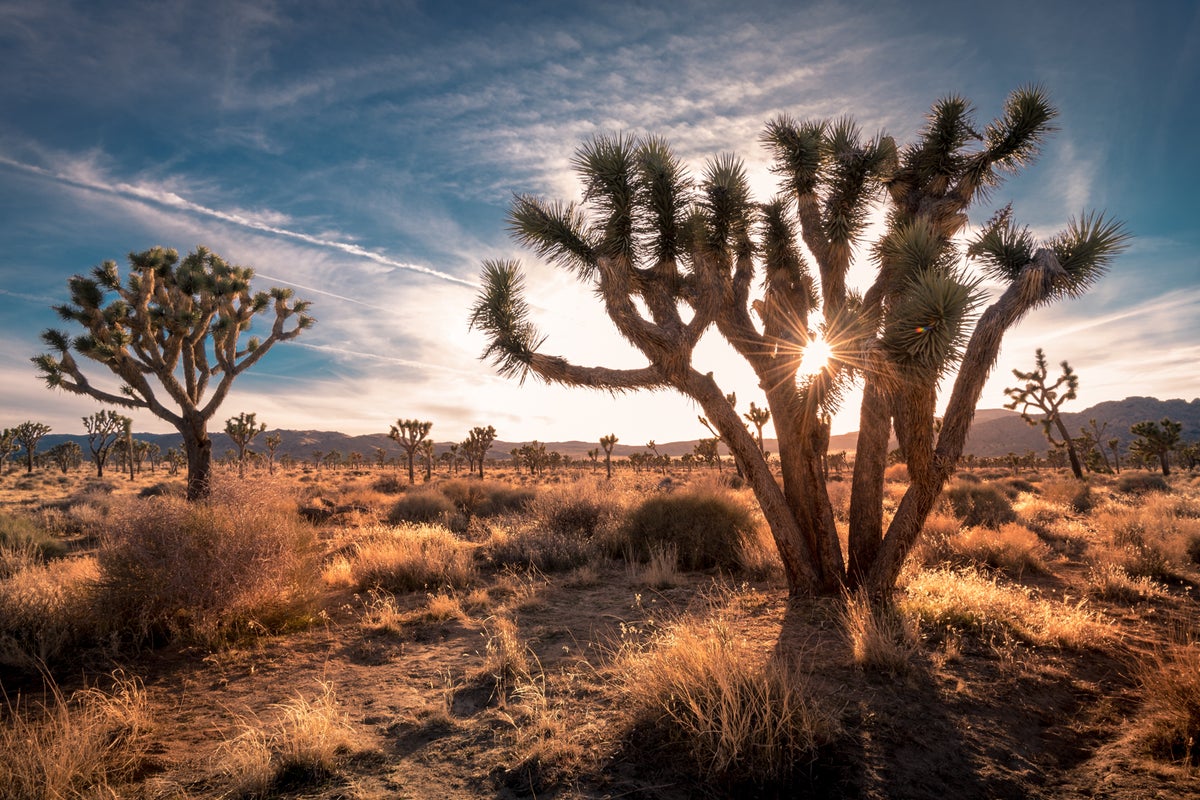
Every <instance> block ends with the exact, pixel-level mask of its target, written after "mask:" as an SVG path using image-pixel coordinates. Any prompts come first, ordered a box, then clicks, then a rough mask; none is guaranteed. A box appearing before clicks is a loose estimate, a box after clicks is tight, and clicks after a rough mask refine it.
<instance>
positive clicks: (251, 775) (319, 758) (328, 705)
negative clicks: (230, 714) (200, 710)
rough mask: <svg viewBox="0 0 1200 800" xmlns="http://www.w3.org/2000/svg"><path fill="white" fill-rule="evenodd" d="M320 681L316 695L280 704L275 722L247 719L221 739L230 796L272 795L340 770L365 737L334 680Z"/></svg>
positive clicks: (220, 765) (219, 756)
mask: <svg viewBox="0 0 1200 800" xmlns="http://www.w3.org/2000/svg"><path fill="white" fill-rule="evenodd" d="M320 686H321V693H320V694H319V695H317V697H316V698H315V699H313V700H311V701H309V700H306V699H305V698H304V697H302V696H300V695H297V696H296V697H295V698H294V699H292V700H289V701H287V702H286V703H280V704H279V705H277V706H275V707H274V708H275V712H276V718H275V719H274V720H272V721H271V722H269V723H265V724H264V723H263V722H262V721H261V720H259V719H258V718H257V717H250V718H247V719H244V720H243V721H242V724H241V730H240V732H239V733H238V735H237V736H235V737H234V738H233V739H230V740H228V741H226V742H225V743H224V744H222V745H221V747H220V749H219V750H218V752H217V756H216V762H217V768H218V771H219V772H220V773H222V775H223V776H224V778H225V782H226V783H227V785H228V787H229V789H228V794H229V796H232V797H239V798H251V797H254V798H258V797H266V796H269V795H273V794H274V793H275V792H276V790H277V789H282V788H287V789H296V788H302V787H305V786H310V785H313V784H319V783H322V782H324V781H325V780H327V779H328V778H329V777H330V776H332V775H334V774H335V773H336V772H337V770H338V768H339V766H340V764H341V762H342V760H343V759H344V757H345V756H346V755H347V754H348V753H350V752H352V751H353V750H354V749H355V748H356V747H357V746H358V744H359V738H358V736H357V735H356V734H355V731H354V729H353V728H352V727H351V725H350V723H349V721H348V720H347V718H346V715H345V714H344V713H343V712H342V711H341V709H340V708H339V706H338V703H337V697H336V695H335V693H334V690H333V686H332V684H330V683H326V682H321V683H320Z"/></svg>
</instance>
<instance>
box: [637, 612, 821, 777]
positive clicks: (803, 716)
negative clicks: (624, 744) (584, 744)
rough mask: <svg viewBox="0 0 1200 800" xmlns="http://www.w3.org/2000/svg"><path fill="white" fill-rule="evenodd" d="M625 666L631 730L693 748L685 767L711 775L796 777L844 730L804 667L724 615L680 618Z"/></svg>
mask: <svg viewBox="0 0 1200 800" xmlns="http://www.w3.org/2000/svg"><path fill="white" fill-rule="evenodd" d="M616 667H617V673H618V681H619V684H620V687H621V693H622V695H623V696H624V697H625V698H626V700H627V702H628V703H629V705H630V710H631V720H630V725H631V727H632V728H633V729H634V730H638V729H642V730H644V729H645V726H650V727H651V728H652V730H653V731H654V734H655V735H658V736H661V737H663V738H665V740H666V741H665V746H666V747H667V748H668V749H681V750H682V751H683V753H684V754H685V756H686V758H685V760H683V761H682V762H680V761H678V760H676V763H682V764H685V765H688V766H694V768H695V769H696V770H698V772H699V773H700V777H702V778H705V779H710V780H717V781H734V782H736V781H741V780H749V781H753V782H759V783H764V782H771V781H780V780H786V779H787V778H788V777H790V776H791V775H792V774H793V773H794V772H795V771H797V770H803V769H804V768H805V767H806V766H807V765H809V764H811V763H812V762H813V761H814V760H815V759H816V757H817V754H818V751H819V750H820V748H821V747H822V746H824V745H826V744H828V743H829V742H831V741H832V740H833V739H834V737H836V736H837V735H838V730H839V729H838V723H837V720H836V715H835V714H833V713H832V712H831V711H830V710H829V709H827V708H826V707H825V706H824V705H823V704H822V703H821V702H819V701H818V700H817V698H815V697H814V696H813V695H812V694H811V693H810V691H809V690H808V687H807V686H806V683H805V681H804V679H803V678H802V677H801V675H800V674H799V673H798V671H797V669H796V668H795V665H794V664H793V663H792V662H791V661H789V660H786V659H780V658H777V657H772V656H770V655H769V654H767V653H764V652H762V651H761V649H759V648H757V647H755V646H754V645H752V644H750V643H749V642H747V641H746V640H744V639H741V638H739V637H737V636H736V635H735V634H734V633H733V631H732V629H731V627H730V625H729V623H728V621H727V620H725V619H722V618H721V617H719V616H717V617H714V618H708V619H687V620H680V621H679V622H677V623H676V624H675V625H673V626H671V627H670V628H669V629H668V630H666V631H665V632H664V633H663V634H661V635H660V636H658V637H656V638H655V639H654V640H653V641H652V642H651V644H650V645H649V646H648V647H646V648H637V647H634V646H632V645H626V646H625V647H623V648H622V649H621V651H619V656H618V659H617V664H616ZM627 735H633V734H632V733H630V734H627ZM688 766H685V767H684V769H687V768H688Z"/></svg>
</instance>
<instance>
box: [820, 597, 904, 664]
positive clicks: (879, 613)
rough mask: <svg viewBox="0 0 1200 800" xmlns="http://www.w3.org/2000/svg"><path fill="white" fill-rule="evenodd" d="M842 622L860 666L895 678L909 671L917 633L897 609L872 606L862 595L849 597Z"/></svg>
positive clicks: (843, 611)
mask: <svg viewBox="0 0 1200 800" xmlns="http://www.w3.org/2000/svg"><path fill="white" fill-rule="evenodd" d="M838 622H839V624H840V626H841V628H842V632H843V633H845V635H846V640H847V641H848V642H849V644H850V654H851V658H852V660H853V662H854V664H855V665H856V666H858V667H861V668H862V669H865V670H871V671H881V672H887V673H890V674H893V675H896V674H900V673H904V672H907V671H908V670H909V667H910V666H911V661H910V659H911V658H912V655H913V653H914V652H916V649H917V647H916V641H917V640H916V632H915V631H914V630H913V625H912V623H911V622H910V620H908V619H906V618H905V617H903V616H901V615H900V614H898V613H897V610H896V607H895V606H893V605H891V604H887V605H880V604H875V603H872V602H871V600H870V598H869V597H868V596H867V595H866V594H865V593H862V592H859V593H857V594H852V595H847V596H846V597H845V598H844V605H843V606H842V610H841V614H840V617H839V620H838Z"/></svg>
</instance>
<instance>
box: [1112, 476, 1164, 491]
mask: <svg viewBox="0 0 1200 800" xmlns="http://www.w3.org/2000/svg"><path fill="white" fill-rule="evenodd" d="M1117 491H1118V492H1124V493H1125V494H1147V493H1149V492H1169V491H1171V485H1170V484H1169V483H1167V479H1166V478H1164V477H1163V476H1162V475H1158V474H1156V473H1153V472H1126V473H1125V474H1123V475H1122V476H1121V477H1120V478H1118V479H1117Z"/></svg>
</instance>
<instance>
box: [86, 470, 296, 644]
mask: <svg viewBox="0 0 1200 800" xmlns="http://www.w3.org/2000/svg"><path fill="white" fill-rule="evenodd" d="M113 517H114V519H113V520H112V522H111V524H110V525H109V527H108V530H107V531H106V532H105V534H104V536H103V541H102V543H101V547H100V551H99V561H100V590H101V598H100V602H101V603H102V607H103V608H104V609H105V610H106V613H108V614H110V615H112V617H114V618H115V619H116V620H118V621H119V624H120V626H121V627H122V628H123V629H124V630H125V631H126V632H128V633H131V634H133V635H134V636H136V637H160V636H167V637H182V638H185V639H194V640H198V641H202V642H205V643H213V642H217V641H220V640H223V639H226V638H228V637H229V636H231V635H238V634H241V633H245V632H247V631H250V630H281V629H284V628H287V627H290V626H292V625H295V624H302V623H303V622H305V621H307V620H308V619H309V615H310V612H311V610H312V607H313V605H314V602H315V599H316V587H317V570H316V563H315V549H314V539H313V535H312V532H311V529H310V528H309V527H308V526H307V525H306V524H304V523H303V522H302V521H301V520H300V519H299V517H298V516H297V515H296V514H295V512H294V510H293V507H292V504H291V501H289V500H285V499H283V498H281V497H279V496H277V495H274V494H272V493H271V492H270V490H269V489H264V488H263V487H261V486H256V485H252V484H249V483H230V484H225V483H217V484H216V485H215V486H214V487H213V492H212V497H211V498H210V499H209V500H208V501H207V502H204V503H188V502H186V501H184V500H182V499H180V498H176V497H156V498H148V499H140V500H131V501H130V502H129V503H128V504H127V505H126V506H125V507H124V508H122V509H119V510H117V511H115V512H114V514H113Z"/></svg>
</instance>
